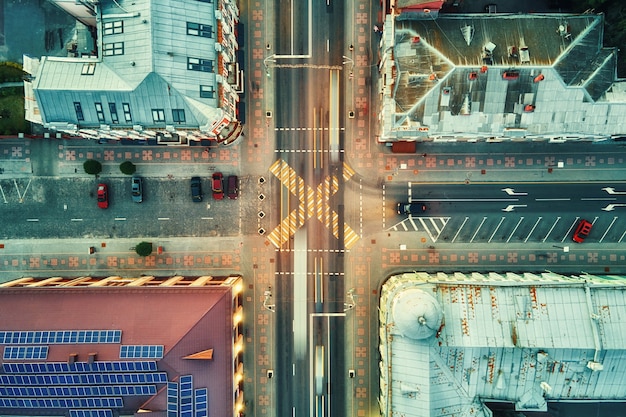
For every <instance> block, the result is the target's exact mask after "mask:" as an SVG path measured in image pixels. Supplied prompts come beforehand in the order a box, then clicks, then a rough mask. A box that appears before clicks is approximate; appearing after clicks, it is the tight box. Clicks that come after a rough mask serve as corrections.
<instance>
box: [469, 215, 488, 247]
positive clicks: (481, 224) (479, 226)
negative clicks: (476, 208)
mask: <svg viewBox="0 0 626 417" xmlns="http://www.w3.org/2000/svg"><path fill="white" fill-rule="evenodd" d="M486 220H487V218H486V217H483V221H482V222H480V224H479V225H478V229H476V231H475V232H474V235H473V236H472V238H471V239H470V243H471V242H473V241H474V238H475V237H476V235H477V234H478V231H479V230H480V228H481V227H483V224H484V223H485V221H486Z"/></svg>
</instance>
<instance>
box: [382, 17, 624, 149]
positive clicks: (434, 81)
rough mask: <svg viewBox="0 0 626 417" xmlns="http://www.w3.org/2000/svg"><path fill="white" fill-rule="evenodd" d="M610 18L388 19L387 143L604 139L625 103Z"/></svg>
mask: <svg viewBox="0 0 626 417" xmlns="http://www.w3.org/2000/svg"><path fill="white" fill-rule="evenodd" d="M603 24H604V19H603V16H602V15H592V14H583V15H569V14H567V15H565V14H554V15H535V14H533V15H520V14H472V15H439V17H438V18H436V19H433V18H419V19H417V18H414V17H412V16H411V15H403V14H401V15H399V16H396V17H395V20H394V19H393V18H392V17H391V16H389V17H388V19H387V22H386V24H385V29H386V30H385V32H384V33H383V59H382V61H381V72H382V77H383V82H382V87H381V88H382V89H383V108H384V111H383V112H382V116H381V118H382V119H383V120H382V132H381V140H384V141H386V140H391V141H393V140H398V139H403V140H415V139H418V140H420V139H421V140H426V139H427V138H431V139H432V138H435V139H437V138H438V137H443V136H446V135H452V136H459V137H465V138H473V137H484V138H498V137H507V136H508V137H510V136H519V135H523V136H532V135H537V136H547V137H565V136H568V135H570V134H571V135H574V136H580V137H595V136H597V137H606V136H610V135H615V134H619V133H621V132H622V130H623V124H622V123H621V120H623V117H624V116H626V101H624V100H623V96H621V95H618V94H614V91H623V86H622V84H623V83H622V82H621V81H620V80H617V79H616V62H617V60H616V55H615V54H616V50H615V49H614V48H603V46H602V36H603Z"/></svg>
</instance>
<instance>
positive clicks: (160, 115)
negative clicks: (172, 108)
mask: <svg viewBox="0 0 626 417" xmlns="http://www.w3.org/2000/svg"><path fill="white" fill-rule="evenodd" d="M152 120H154V123H159V122H161V123H163V122H165V110H163V109H152Z"/></svg>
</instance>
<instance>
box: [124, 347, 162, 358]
mask: <svg viewBox="0 0 626 417" xmlns="http://www.w3.org/2000/svg"><path fill="white" fill-rule="evenodd" d="M162 357H163V345H122V346H120V358H122V359H125V358H162Z"/></svg>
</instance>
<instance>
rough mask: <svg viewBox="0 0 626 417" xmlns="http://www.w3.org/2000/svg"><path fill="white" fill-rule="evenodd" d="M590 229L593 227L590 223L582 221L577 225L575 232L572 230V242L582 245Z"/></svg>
mask: <svg viewBox="0 0 626 417" xmlns="http://www.w3.org/2000/svg"><path fill="white" fill-rule="evenodd" d="M592 227H593V225H592V224H591V222H589V221H587V220H585V219H582V220H581V221H580V222H579V223H578V226H576V230H574V235H573V236H572V240H573V241H574V242H576V243H583V242H584V241H585V238H586V237H587V236H588V235H589V232H591V228H592Z"/></svg>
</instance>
